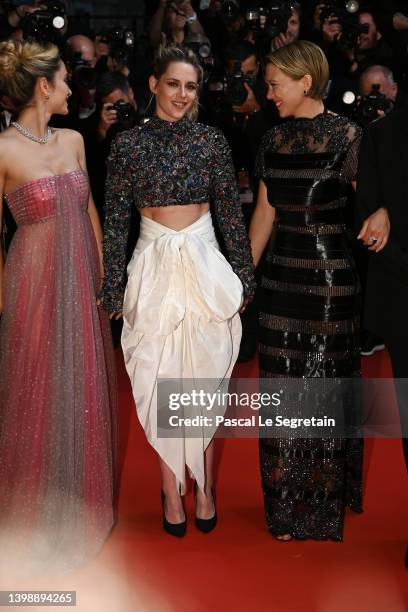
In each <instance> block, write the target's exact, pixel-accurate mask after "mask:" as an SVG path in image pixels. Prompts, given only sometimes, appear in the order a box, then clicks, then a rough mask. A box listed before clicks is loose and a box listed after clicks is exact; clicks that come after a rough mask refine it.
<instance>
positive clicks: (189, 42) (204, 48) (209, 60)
mask: <svg viewBox="0 0 408 612" xmlns="http://www.w3.org/2000/svg"><path fill="white" fill-rule="evenodd" d="M183 45H184V46H185V47H188V48H189V49H191V50H192V51H194V53H195V54H196V56H197V57H198V60H199V62H200V64H201V67H202V69H203V71H204V75H203V81H204V83H206V82H207V81H208V79H209V76H210V74H211V72H212V71H213V69H214V65H215V60H214V56H213V54H212V50H211V42H210V39H209V38H207V36H205V35H204V34H200V33H199V32H196V33H193V32H190V33H189V34H188V35H187V36H186V37H185V39H184V42H183Z"/></svg>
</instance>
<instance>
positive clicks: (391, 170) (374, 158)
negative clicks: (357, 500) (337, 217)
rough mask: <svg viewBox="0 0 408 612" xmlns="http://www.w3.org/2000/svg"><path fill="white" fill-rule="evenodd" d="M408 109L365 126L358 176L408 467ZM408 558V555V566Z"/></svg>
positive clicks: (374, 310)
mask: <svg viewBox="0 0 408 612" xmlns="http://www.w3.org/2000/svg"><path fill="white" fill-rule="evenodd" d="M407 179H408V113H407V111H406V110H405V109H404V110H395V111H392V112H391V113H390V114H389V115H387V116H386V117H385V118H384V119H380V120H379V121H377V122H375V123H372V124H371V125H370V126H369V127H368V128H367V130H366V132H365V134H364V136H363V140H362V143H361V148H360V157H359V169H358V178H357V211H358V217H359V220H360V222H362V226H361V231H360V234H359V236H358V237H359V238H360V240H362V241H363V242H364V244H365V245H366V246H367V248H368V249H369V250H370V251H371V254H370V261H369V265H368V277H367V288H366V301H365V312H364V324H365V327H366V328H367V329H369V330H370V331H372V332H373V333H375V334H377V335H379V336H382V337H383V338H384V340H385V344H386V346H387V348H388V351H389V354H390V357H391V363H392V369H393V375H394V379H395V388H396V393H397V400H398V406H399V411H400V418H401V431H402V438H403V449H404V455H405V462H406V465H407V470H408V317H407V314H408V188H407ZM407 561H408V559H406V561H405V562H406V564H407Z"/></svg>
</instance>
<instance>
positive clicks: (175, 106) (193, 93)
mask: <svg viewBox="0 0 408 612" xmlns="http://www.w3.org/2000/svg"><path fill="white" fill-rule="evenodd" d="M149 86H150V91H151V92H152V93H153V94H155V96H156V114H157V116H158V117H160V119H165V120H166V121H178V120H179V119H181V118H182V117H184V115H185V114H186V113H187V112H188V111H189V110H190V109H191V107H192V106H193V104H194V102H195V100H196V98H197V96H198V75H197V71H196V69H195V68H194V66H192V65H191V64H187V63H185V62H171V63H170V64H169V65H168V67H167V70H166V72H165V73H164V74H163V75H162V76H161V77H160V78H159V79H156V78H155V77H154V76H151V77H150V79H149Z"/></svg>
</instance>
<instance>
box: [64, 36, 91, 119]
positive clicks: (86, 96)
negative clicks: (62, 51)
mask: <svg viewBox="0 0 408 612" xmlns="http://www.w3.org/2000/svg"><path fill="white" fill-rule="evenodd" d="M66 56H67V63H68V65H69V67H70V70H71V75H72V86H73V96H72V103H71V105H70V117H71V119H72V120H73V121H74V123H75V126H74V129H77V130H78V131H81V129H80V122H81V120H83V119H87V118H88V117H90V116H91V115H92V114H93V113H94V112H95V109H96V105H95V87H96V72H95V65H96V61H97V58H96V52H95V44H94V42H93V41H92V40H91V39H90V38H88V37H87V36H82V35H81V34H77V35H75V36H71V37H70V38H69V39H68V41H67V47H66Z"/></svg>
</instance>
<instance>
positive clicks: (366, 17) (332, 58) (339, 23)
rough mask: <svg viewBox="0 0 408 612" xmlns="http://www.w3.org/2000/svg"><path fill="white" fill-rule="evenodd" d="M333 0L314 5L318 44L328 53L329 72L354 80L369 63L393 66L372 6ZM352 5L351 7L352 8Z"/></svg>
mask: <svg viewBox="0 0 408 612" xmlns="http://www.w3.org/2000/svg"><path fill="white" fill-rule="evenodd" d="M341 5H342V3H339V7H338V6H337V3H336V2H334V3H333V2H327V3H325V4H319V5H318V6H317V7H316V13H315V23H316V24H320V32H321V45H320V46H321V47H322V48H323V49H324V50H325V51H326V54H327V56H328V60H329V64H330V68H331V72H332V73H334V74H341V75H343V76H346V77H348V78H350V79H353V80H356V79H358V78H359V77H360V75H361V74H362V72H364V70H365V69H366V68H368V67H369V66H372V65H378V64H381V65H385V66H388V67H389V68H390V69H393V68H394V67H395V62H396V58H395V55H394V52H393V49H392V48H391V46H390V45H389V44H388V43H387V42H386V41H385V40H384V38H383V36H382V33H381V31H380V29H379V23H378V21H377V16H376V13H375V11H374V10H373V9H368V8H367V9H363V10H361V11H359V12H355V11H354V5H353V3H350V2H347V3H344V6H341ZM352 9H353V10H352Z"/></svg>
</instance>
